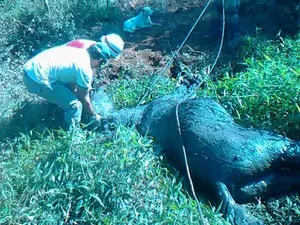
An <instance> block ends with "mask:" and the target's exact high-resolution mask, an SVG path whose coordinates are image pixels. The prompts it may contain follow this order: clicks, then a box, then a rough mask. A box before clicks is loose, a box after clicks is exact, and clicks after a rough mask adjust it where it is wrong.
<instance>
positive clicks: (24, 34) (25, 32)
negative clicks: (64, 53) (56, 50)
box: [0, 0, 116, 54]
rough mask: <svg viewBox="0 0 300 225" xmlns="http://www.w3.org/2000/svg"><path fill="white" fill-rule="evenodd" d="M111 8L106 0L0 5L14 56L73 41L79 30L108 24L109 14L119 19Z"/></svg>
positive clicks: (11, 0) (8, 0) (7, 1)
mask: <svg viewBox="0 0 300 225" xmlns="http://www.w3.org/2000/svg"><path fill="white" fill-rule="evenodd" d="M48 2H49V3H48ZM109 6H110V5H109V1H106V0H102V1H96V0H89V1H87V0H86V1H80V0H77V1H70V0H53V1H48V0H33V1H28V0H4V1H1V2H0V21H1V22H0V28H1V29H2V30H5V37H6V38H5V39H6V40H5V42H4V44H5V45H6V46H13V49H12V50H11V51H12V53H14V52H17V51H20V50H24V51H25V52H30V53H32V54H35V53H36V52H35V51H40V50H41V48H48V47H52V46H53V45H57V44H61V43H64V42H66V41H69V40H70V39H74V37H75V36H76V32H77V29H78V28H82V27H86V26H87V25H88V24H89V23H92V22H93V23H97V22H100V21H101V20H105V19H107V16H108V14H109V13H110V12H111V13H110V14H109V15H113V16H116V14H114V13H113V9H112V8H109ZM90 25H91V24H90ZM2 42H3V41H2ZM2 44H3V43H2Z"/></svg>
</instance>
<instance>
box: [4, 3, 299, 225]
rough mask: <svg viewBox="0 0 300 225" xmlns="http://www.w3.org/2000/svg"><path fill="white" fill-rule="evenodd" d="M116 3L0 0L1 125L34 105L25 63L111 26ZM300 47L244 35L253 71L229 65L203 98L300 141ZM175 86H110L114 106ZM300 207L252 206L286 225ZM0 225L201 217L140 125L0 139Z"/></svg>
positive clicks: (214, 211)
mask: <svg viewBox="0 0 300 225" xmlns="http://www.w3.org/2000/svg"><path fill="white" fill-rule="evenodd" d="M41 2H42V3H43V4H41ZM110 3H111V2H110V1H104V0H103V1H95V0H90V1H79V0H78V1H77V0H75V1H68V0H63V1H58V0H53V1H49V2H48V1H47V0H44V1H38V0H33V1H26V0H4V1H0V29H1V31H3V34H4V35H3V36H1V37H0V54H1V57H0V63H1V67H0V87H1V88H0V103H1V104H0V105H1V109H0V115H1V117H0V123H1V124H2V121H7V120H10V119H12V118H13V115H14V113H15V112H16V111H18V110H19V109H20V108H22V104H21V102H22V101H23V100H25V99H29V100H32V99H33V96H32V95H29V94H28V93H27V92H25V91H24V88H23V86H22V85H21V83H22V81H21V76H20V74H21V72H22V69H21V65H22V64H23V62H24V60H25V59H26V58H28V57H29V56H30V55H32V54H34V53H35V52H37V51H40V50H41V49H42V48H46V47H50V46H52V45H55V44H57V43H63V42H65V41H67V40H70V39H72V38H74V37H76V36H78V35H79V33H80V29H81V28H82V27H83V26H86V25H87V24H89V26H92V25H93V24H92V23H93V22H92V21H105V20H109V18H108V14H109V15H112V14H111V13H116V11H113V9H109V8H108V5H109V6H111V5H110ZM109 10H110V11H109ZM99 12H101V13H99ZM80 35H81V34H80ZM81 37H82V36H81ZM299 41H300V40H299V37H298V38H296V39H291V38H284V39H278V40H275V41H274V40H272V41H265V40H262V39H261V38H260V37H258V36H257V37H248V38H246V39H245V40H244V43H243V45H242V47H243V48H242V49H241V52H240V53H239V54H240V57H242V58H244V60H243V61H244V63H245V64H246V65H247V69H246V70H245V71H242V72H239V73H237V74H232V73H231V72H230V70H229V69H228V68H225V69H224V70H223V71H224V73H223V74H221V75H220V76H219V79H218V80H217V82H215V81H212V80H208V81H207V82H206V85H205V87H204V88H203V89H201V90H198V92H197V94H198V95H199V96H208V97H212V98H215V99H216V100H217V101H219V102H220V103H221V104H222V105H224V106H225V107H226V108H227V110H228V111H229V112H230V113H231V114H232V115H233V116H234V118H235V119H236V121H237V122H239V123H241V124H244V125H246V126H253V127H259V128H263V129H267V130H270V131H276V132H279V133H281V134H286V135H287V136H288V137H291V138H294V139H298V140H299V139H300V136H299V135H300V132H299V131H300V128H299V124H300V108H299V107H300V96H299V93H300V85H299V79H300V67H299V66H300V65H299V61H300V60H299V58H300V56H299V52H300V45H299V43H300V42H299ZM45 43H47V44H46V45H45ZM3 48H5V52H4V51H3ZM154 80H157V83H156V85H154V86H153V87H152V86H151V85H152V83H153V81H154ZM174 89H175V83H174V82H173V81H170V80H169V79H167V78H166V77H149V76H141V77H135V78H134V79H120V80H117V81H116V82H113V83H111V84H110V85H108V91H109V93H110V96H111V98H112V100H113V101H114V103H115V106H116V107H117V108H123V107H132V106H135V105H137V104H139V103H140V102H141V100H143V101H142V102H141V103H146V102H149V101H151V100H153V99H155V98H157V97H160V96H163V95H166V94H169V93H171V92H172V91H173V90H174ZM112 90H113V91H112ZM148 90H151V91H150V93H149V95H146V97H145V99H143V96H144V95H145V93H147V91H148ZM35 101H36V99H35ZM12 124H13V123H12ZM5 132H7V130H4V129H2V130H1V132H0V133H1V134H2V133H5ZM299 205H300V201H299V196H298V195H294V196H291V197H284V199H283V200H275V201H273V202H271V203H268V202H267V203H266V202H265V203H264V204H254V205H252V206H251V205H250V206H249V207H250V209H252V211H253V212H258V214H257V215H258V216H260V217H261V218H263V219H264V220H265V221H266V223H268V224H276V223H279V222H280V223H281V224H288V223H289V222H286V221H285V220H286V218H288V219H289V220H291V221H295V220H297V218H300V212H299V210H298V208H299ZM202 208H203V211H204V216H205V218H207V220H208V221H209V222H210V224H226V221H225V220H224V219H223V218H222V217H221V214H220V213H219V209H218V208H215V207H211V206H208V205H204V204H203V205H202ZM0 224H28V225H29V224H199V213H198V211H197V207H196V202H195V201H194V200H193V199H191V197H190V195H189V193H188V192H187V191H186V188H183V184H182V180H181V179H180V176H179V175H178V174H177V172H176V170H174V169H173V168H172V167H171V166H170V165H169V163H168V162H167V161H166V159H165V158H164V157H163V156H160V155H158V154H156V152H155V150H154V145H153V143H152V140H151V139H150V138H147V137H142V136H140V135H139V134H138V133H137V131H136V130H135V129H133V128H126V127H118V128H117V130H116V132H115V133H112V134H111V133H105V134H99V133H89V132H87V131H76V133H73V134H68V133H64V132H62V131H47V130H46V131H45V133H42V134H36V133H35V132H34V131H32V133H31V134H23V135H21V137H16V138H12V139H8V140H6V141H2V142H0Z"/></svg>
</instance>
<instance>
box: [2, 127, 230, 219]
mask: <svg viewBox="0 0 300 225" xmlns="http://www.w3.org/2000/svg"><path fill="white" fill-rule="evenodd" d="M3 147H5V149H6V150H5V152H3V154H1V157H0V168H1V170H0V171H1V172H0V178H1V186H0V193H1V196H0V203H1V204H0V215H1V216H0V224H1V223H2V224H198V220H199V214H198V211H197V207H196V203H195V201H194V200H192V199H191V197H189V195H188V193H187V192H186V191H184V189H183V188H182V184H181V182H180V181H178V179H177V178H176V176H175V175H174V173H171V172H170V170H172V169H170V168H168V167H166V163H165V162H164V158H163V157H160V156H156V155H155V154H154V151H153V147H152V144H151V140H150V139H147V138H145V137H141V136H140V135H139V134H138V133H137V132H136V131H135V130H130V129H128V128H125V127H119V128H118V130H117V131H116V133H115V134H114V136H113V137H111V138H108V136H104V135H102V134H97V133H90V134H89V136H87V135H86V133H84V132H76V133H74V134H73V136H72V135H68V134H66V133H60V134H59V135H58V136H53V134H51V135H48V136H41V137H40V138H39V139H35V140H33V139H31V138H30V137H29V136H22V137H21V138H19V139H18V141H16V142H14V143H13V142H11V143H10V144H9V145H6V146H5V145H3ZM203 209H204V212H205V216H206V217H207V218H209V221H210V224H225V222H224V220H223V219H222V218H221V214H219V213H218V212H217V211H216V212H215V213H213V212H212V210H211V209H207V208H203Z"/></svg>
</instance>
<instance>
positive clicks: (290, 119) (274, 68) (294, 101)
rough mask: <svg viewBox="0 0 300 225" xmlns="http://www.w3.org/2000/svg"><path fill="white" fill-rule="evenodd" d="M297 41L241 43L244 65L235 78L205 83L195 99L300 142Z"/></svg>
mask: <svg viewBox="0 0 300 225" xmlns="http://www.w3.org/2000/svg"><path fill="white" fill-rule="evenodd" d="M299 52H300V39H299V38H298V39H296V40H292V39H290V38H286V39H285V40H284V44H283V43H281V42H279V41H262V40H260V39H254V38H251V37H248V38H246V39H245V43H244V46H243V49H242V51H241V55H242V56H245V59H244V62H245V63H246V64H247V65H248V69H247V70H246V71H245V72H241V73H239V74H236V76H235V77H231V76H229V74H228V73H227V74H225V75H224V76H223V77H222V78H221V79H219V80H218V82H216V83H214V82H212V81H209V82H208V83H207V87H206V88H205V90H204V92H202V93H199V95H208V96H212V97H215V98H216V99H217V100H218V101H219V102H220V103H221V104H222V105H224V106H225V107H226V108H227V109H228V110H229V111H230V112H231V114H232V115H233V116H234V117H235V119H236V121H237V122H239V123H243V124H244V125H247V126H254V127H259V128H263V129H266V130H275V131H277V132H279V133H281V134H283V135H287V136H288V137H291V138H294V139H300V127H299V126H300V95H299V93H300V85H299V82H300V65H299V61H300V56H299Z"/></svg>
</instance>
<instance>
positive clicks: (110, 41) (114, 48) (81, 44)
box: [65, 34, 124, 59]
mask: <svg viewBox="0 0 300 225" xmlns="http://www.w3.org/2000/svg"><path fill="white" fill-rule="evenodd" d="M100 40H101V43H103V44H105V45H106V46H107V47H108V48H109V50H110V55H111V57H112V58H115V59H118V58H119V57H120V54H121V53H122V51H123V49H124V41H123V40H122V38H121V37H120V36H119V35H117V34H108V35H104V36H102V37H101V39H100ZM95 43H96V41H92V40H88V39H76V40H72V41H69V42H68V43H66V44H65V45H67V46H71V47H76V48H81V49H87V48H88V47H89V46H91V45H92V44H95Z"/></svg>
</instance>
